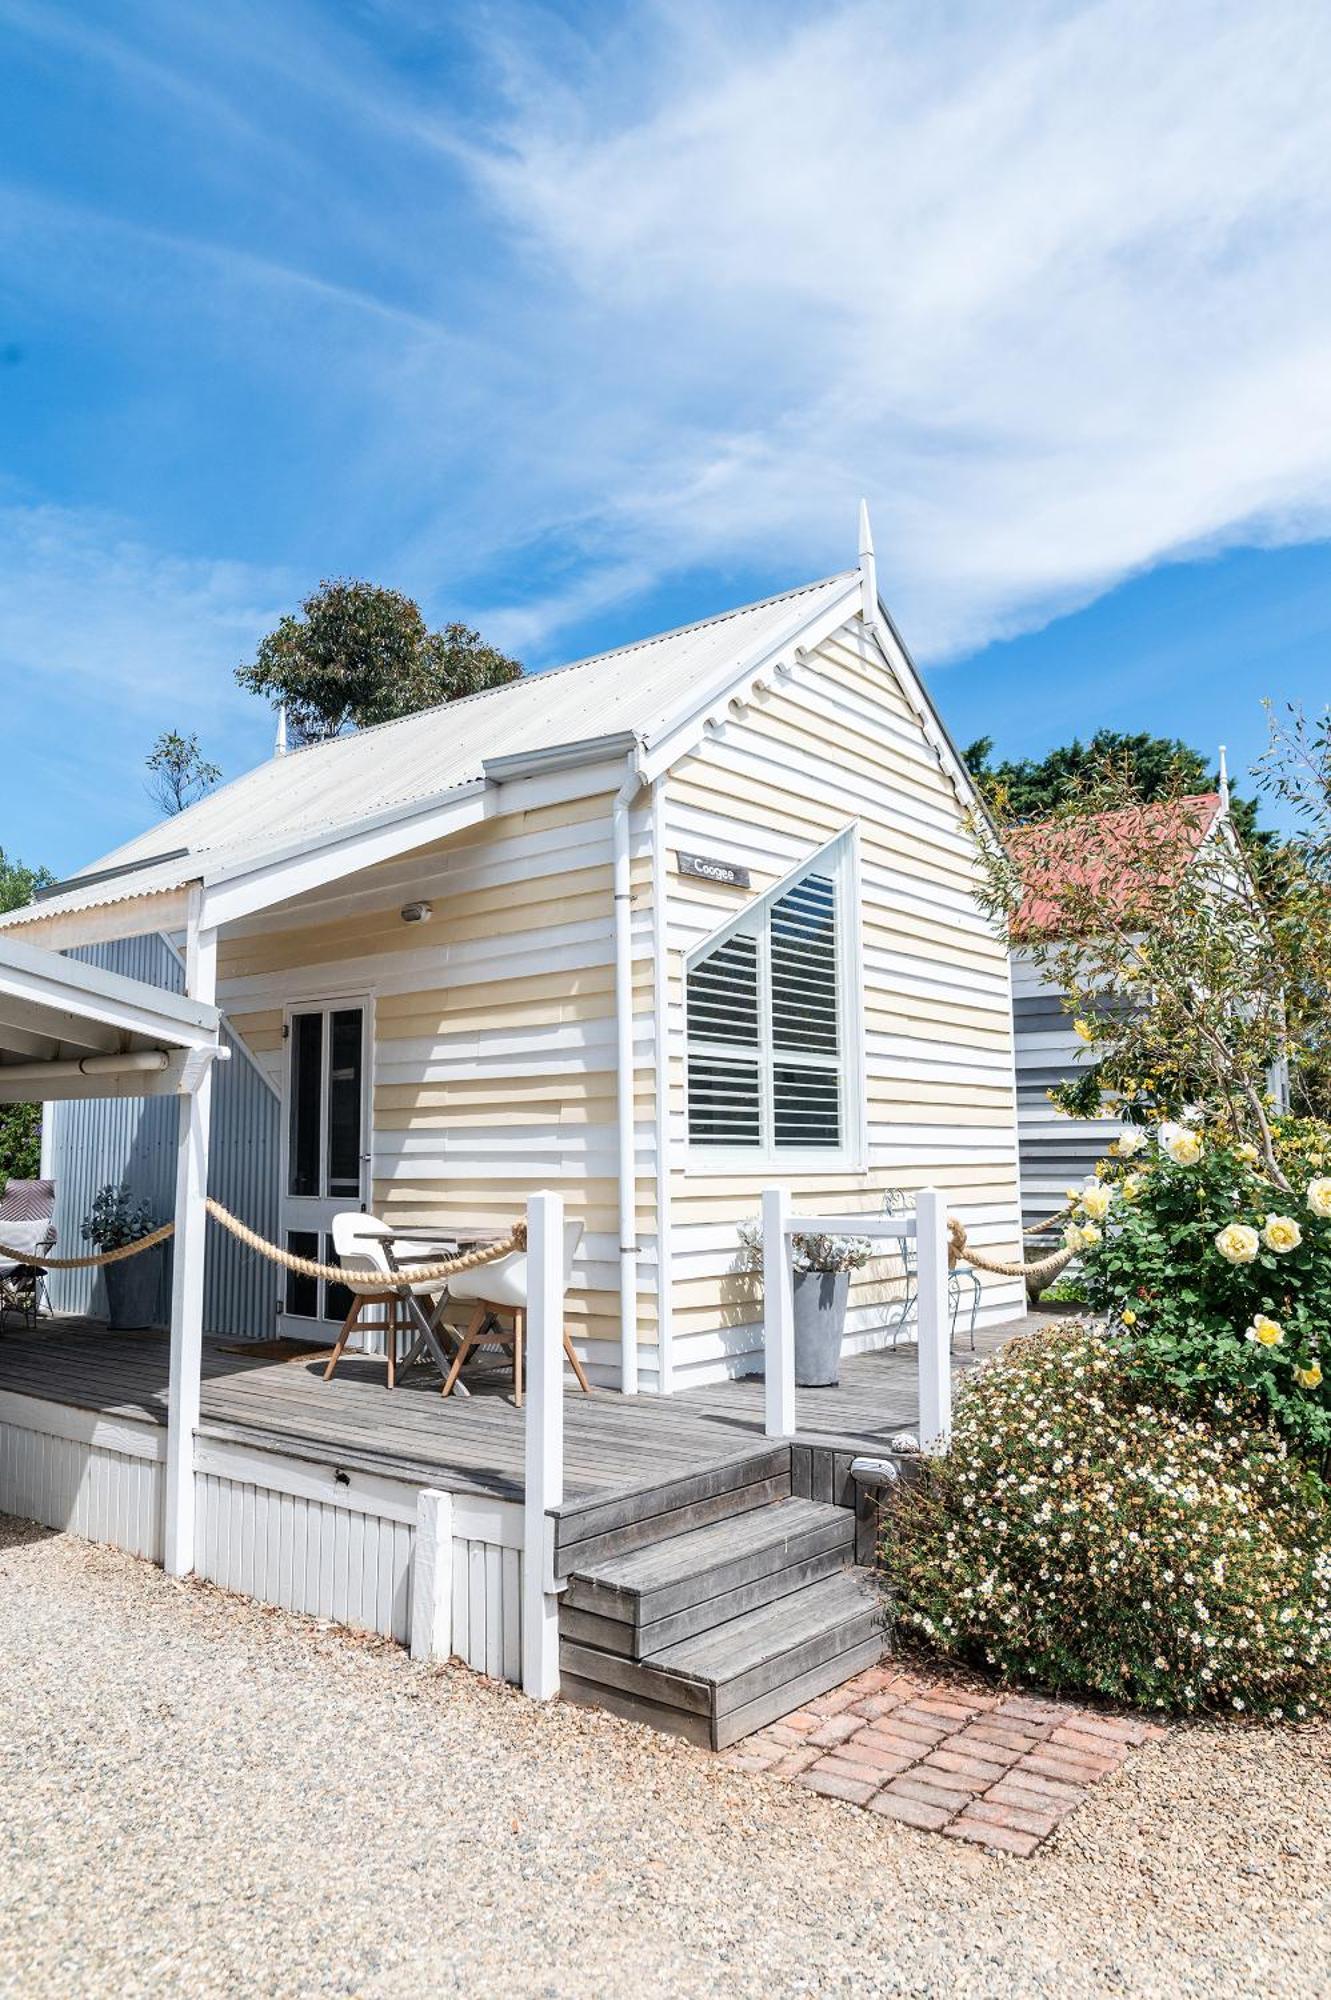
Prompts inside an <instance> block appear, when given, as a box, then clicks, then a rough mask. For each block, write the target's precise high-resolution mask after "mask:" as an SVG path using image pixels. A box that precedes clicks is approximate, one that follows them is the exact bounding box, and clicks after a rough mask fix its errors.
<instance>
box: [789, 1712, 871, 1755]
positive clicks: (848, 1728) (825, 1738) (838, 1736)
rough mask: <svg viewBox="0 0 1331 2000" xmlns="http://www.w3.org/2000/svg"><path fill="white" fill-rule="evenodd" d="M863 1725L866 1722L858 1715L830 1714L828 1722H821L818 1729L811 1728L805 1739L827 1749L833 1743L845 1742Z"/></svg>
mask: <svg viewBox="0 0 1331 2000" xmlns="http://www.w3.org/2000/svg"><path fill="white" fill-rule="evenodd" d="M863 1727H864V1723H863V1721H862V1719H861V1718H860V1717H859V1716H858V1715H829V1716H828V1718H827V1720H826V1722H820V1723H819V1725H818V1727H817V1728H816V1729H812V1730H810V1732H809V1734H808V1735H807V1736H806V1737H805V1739H804V1740H805V1742H806V1743H817V1744H819V1745H820V1746H821V1747H822V1748H824V1749H826V1748H827V1747H828V1746H829V1745H831V1744H833V1743H844V1742H845V1740H846V1738H847V1737H848V1736H854V1735H855V1733H856V1731H857V1730H860V1729H863Z"/></svg>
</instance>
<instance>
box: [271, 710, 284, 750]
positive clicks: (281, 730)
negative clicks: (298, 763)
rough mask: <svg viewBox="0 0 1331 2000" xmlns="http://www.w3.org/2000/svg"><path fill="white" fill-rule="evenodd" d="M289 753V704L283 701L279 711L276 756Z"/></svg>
mask: <svg viewBox="0 0 1331 2000" xmlns="http://www.w3.org/2000/svg"><path fill="white" fill-rule="evenodd" d="M286 754H287V705H286V703H285V702H282V703H281V705H280V706H279V708H278V711H277V740H276V742H275V743H274V744H273V755H274V757H285V756H286Z"/></svg>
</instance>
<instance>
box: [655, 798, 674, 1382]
mask: <svg viewBox="0 0 1331 2000" xmlns="http://www.w3.org/2000/svg"><path fill="white" fill-rule="evenodd" d="M665 841H666V825H665V779H664V778H658V779H657V781H656V783H655V784H654V785H653V786H652V987H653V992H652V1014H653V1028H652V1056H653V1061H654V1063H655V1066H656V1393H657V1394H658V1396H669V1395H673V1393H674V1387H675V1383H674V1327H673V1313H672V1304H673V1292H674V1264H673V1261H672V1259H671V1254H670V968H669V961H668V958H667V956H666V954H667V949H668V936H669V930H668V925H667V922H666V917H667V910H666V897H667V894H668V877H667V874H666V865H665V854H666V847H665Z"/></svg>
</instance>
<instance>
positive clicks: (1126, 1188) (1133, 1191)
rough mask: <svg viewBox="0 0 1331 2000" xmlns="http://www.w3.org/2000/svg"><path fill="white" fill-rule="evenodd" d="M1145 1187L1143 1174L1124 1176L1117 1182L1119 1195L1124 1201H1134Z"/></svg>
mask: <svg viewBox="0 0 1331 2000" xmlns="http://www.w3.org/2000/svg"><path fill="white" fill-rule="evenodd" d="M1145 1186H1146V1176H1145V1174H1124V1176H1123V1179H1122V1180H1121V1181H1120V1182H1119V1193H1120V1194H1121V1195H1122V1197H1123V1199H1124V1201H1136V1199H1137V1196H1138V1195H1139V1194H1140V1193H1141V1191H1142V1189H1143V1188H1144V1187H1145Z"/></svg>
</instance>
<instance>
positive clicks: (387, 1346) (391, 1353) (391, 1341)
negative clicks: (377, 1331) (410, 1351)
mask: <svg viewBox="0 0 1331 2000" xmlns="http://www.w3.org/2000/svg"><path fill="white" fill-rule="evenodd" d="M397 1323H398V1301H397V1297H396V1295H394V1298H393V1303H392V1305H391V1306H390V1307H389V1308H388V1311H387V1313H386V1314H385V1316H384V1365H385V1369H386V1371H387V1375H388V1387H389V1388H390V1389H396V1387H397Z"/></svg>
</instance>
